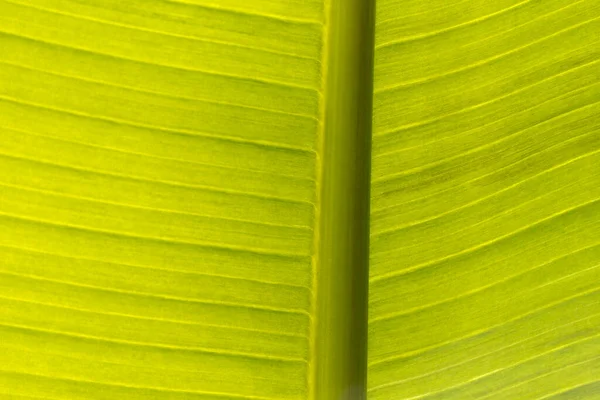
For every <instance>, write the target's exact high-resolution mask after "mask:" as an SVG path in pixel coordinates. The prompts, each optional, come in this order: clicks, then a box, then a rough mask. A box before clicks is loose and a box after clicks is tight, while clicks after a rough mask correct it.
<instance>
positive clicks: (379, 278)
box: [368, 0, 600, 400]
mask: <svg viewBox="0 0 600 400" xmlns="http://www.w3.org/2000/svg"><path fill="white" fill-rule="evenodd" d="M599 7H600V3H599V2H598V1H576V2H568V1H561V0H557V1H554V0H550V1H543V2H541V1H517V0H502V1H473V2H453V3H448V2H445V1H427V2H422V1H408V2H406V1H398V0H378V3H377V8H378V14H377V27H376V50H375V89H374V93H375V95H374V103H375V106H374V128H373V171H372V182H373V184H372V196H373V197H372V214H371V243H372V245H371V263H370V288H369V389H368V398H369V399H370V400H376V399H377V400H378V399H382V400H383V399H386V400H388V399H427V400H434V399H460V400H464V399H486V400H487V399H490V400H491V399H542V398H543V399H546V398H553V399H555V398H556V399H592V398H598V393H599V392H598V390H599V387H600V385H599V384H598V377H599V376H600V358H598V355H599V354H600V353H599V350H600V303H599V300H600V292H599V289H600V285H599V283H600V268H598V266H600V242H599V239H600V218H599V217H600V203H598V199H599V198H600V152H599V150H600V132H599V128H600V119H599V118H598V115H600V105H599V104H598V101H599V100H600V90H599V86H598V83H599V82H600V81H599V80H598V67H599V65H598V55H599V54H600V44H599V42H598V39H599V37H600V36H599V35H598V33H599V32H600V25H599V24H598V16H599V15H600V14H599V11H600V8H599Z"/></svg>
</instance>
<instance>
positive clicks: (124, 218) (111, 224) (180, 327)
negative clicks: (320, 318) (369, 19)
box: [0, 0, 324, 400]
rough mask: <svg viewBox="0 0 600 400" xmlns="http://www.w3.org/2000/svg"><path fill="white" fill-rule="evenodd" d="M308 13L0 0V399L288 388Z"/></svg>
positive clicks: (301, 346)
mask: <svg viewBox="0 0 600 400" xmlns="http://www.w3.org/2000/svg"><path fill="white" fill-rule="evenodd" d="M323 15H324V9H323V4H322V1H320V0H295V1H294V0H292V1H289V0H287V1H283V0H256V1H240V0H219V1H209V0H187V1H183V0H182V1H179V0H150V1H148V0H144V1H141V0H132V1H125V2H123V1H119V0H85V1H79V0H14V1H13V0H2V1H0V48H1V49H2V51H1V52H0V171H1V172H0V397H1V398H7V399H8V398H11V399H13V398H15V399H16V398H19V399H21V398H23V399H25V398H27V399H34V398H35V399H37V398H40V399H42V398H44V399H53V400H66V399H85V400H96V399H98V400H99V399H107V400H108V399H110V400H115V399H172V400H176V399H202V400H226V399H227V400H234V399H235V400H238V399H239V400H242V399H256V400H268V399H273V400H279V399H303V398H306V396H307V393H308V386H307V385H308V383H307V382H308V375H309V373H308V370H309V362H310V351H309V337H310V333H311V312H312V300H311V296H312V285H313V281H314V279H313V278H314V276H313V259H312V256H313V229H314V222H315V198H316V176H317V168H316V150H317V142H318V131H319V129H320V128H319V127H320V111H319V102H320V93H321V85H322V78H321V64H322V63H321V48H322V40H323V29H324V26H323V21H324V17H323Z"/></svg>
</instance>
